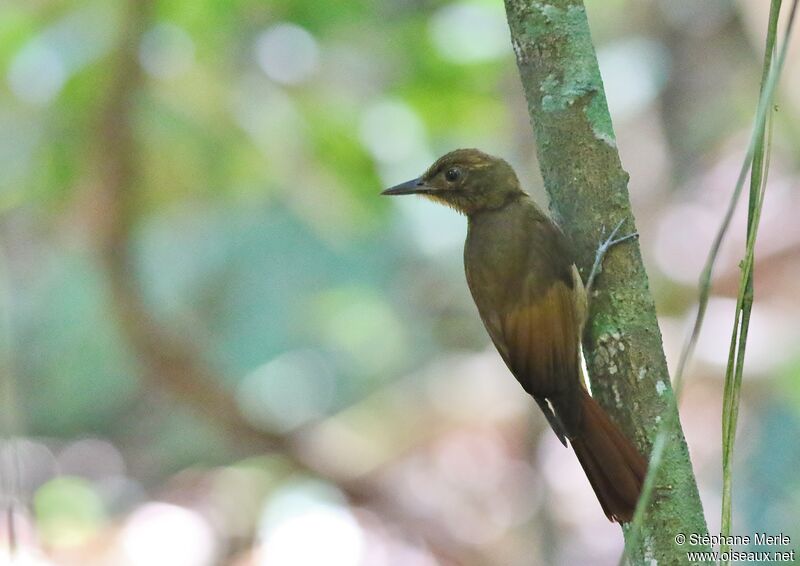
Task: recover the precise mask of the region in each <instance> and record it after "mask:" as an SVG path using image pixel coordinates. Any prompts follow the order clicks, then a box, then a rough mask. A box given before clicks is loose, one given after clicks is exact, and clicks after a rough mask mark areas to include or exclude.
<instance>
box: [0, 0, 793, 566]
mask: <svg viewBox="0 0 800 566" xmlns="http://www.w3.org/2000/svg"><path fill="white" fill-rule="evenodd" d="M588 12H589V19H590V23H591V26H592V30H593V34H594V39H595V42H596V46H597V50H598V56H599V58H600V62H601V67H602V74H603V79H604V81H605V86H606V89H607V95H608V99H609V104H610V106H611V112H612V116H613V120H614V126H615V129H616V132H617V139H618V145H619V150H620V152H621V155H622V160H623V164H624V166H625V167H626V169H627V170H628V171H629V172H630V174H631V182H630V190H631V198H632V201H633V204H634V209H635V213H636V216H637V222H638V227H639V230H640V233H641V239H640V244H641V246H642V248H643V253H644V257H645V260H646V262H647V266H648V271H649V276H650V284H651V288H652V291H653V293H654V294H655V298H656V303H657V305H658V308H659V315H660V322H661V328H662V332H663V334H664V341H665V348H666V351H667V354H668V357H669V361H670V363H671V364H672V365H673V367H674V364H675V361H676V357H677V353H678V349H679V347H680V344H681V342H682V340H683V336H684V335H685V333H686V330H687V326H688V322H689V319H690V317H691V315H692V314H693V308H694V307H693V305H694V303H695V298H696V281H697V279H698V275H699V273H700V269H701V266H702V264H703V262H704V260H705V256H706V253H707V250H708V247H709V244H710V241H711V239H712V237H713V234H714V231H715V230H716V229H717V227H718V224H719V222H720V220H721V218H722V214H723V209H724V205H725V203H726V202H727V199H728V195H729V194H730V192H731V190H732V188H733V185H734V182H735V178H736V175H737V173H738V169H739V167H740V163H741V161H742V158H743V153H744V148H745V146H746V142H747V136H748V132H749V127H750V124H751V120H752V115H753V112H754V108H755V105H756V97H757V92H758V88H759V80H760V74H761V61H762V52H763V42H764V33H765V29H766V17H767V12H768V2H766V0H741V1H739V2H730V1H726V0H704V1H703V2H697V1H696V0H640V1H633V0H630V1H625V0H613V1H612V0H590V1H589V2H588ZM798 70H800V54H798V53H797V49H793V50H792V52H791V55H790V57H789V60H788V63H787V68H786V72H785V76H784V79H783V81H782V83H781V87H780V91H779V98H778V111H777V113H776V114H775V120H774V125H775V128H774V142H773V151H772V160H771V169H770V173H769V183H770V184H769V188H768V191H767V197H766V204H765V207H764V213H763V217H762V223H761V225H762V228H761V240H760V242H759V245H758V248H757V258H756V293H757V295H756V305H755V309H754V314H753V324H752V328H751V332H750V337H749V347H748V352H747V362H746V363H747V365H746V370H745V383H744V393H743V400H742V418H741V420H740V424H739V437H738V444H737V449H736V459H737V465H736V475H735V477H734V490H735V511H734V521H735V528H734V532H735V533H737V534H747V533H752V532H754V531H755V530H760V531H766V532H769V533H778V532H784V533H786V534H789V535H790V536H792V537H793V543H794V544H796V543H797V541H800V476H798V474H797V470H798V468H800V444H799V443H798V442H797V441H796V439H797V438H798V434H800V380H798V376H800V348H798V345H800V324H799V323H798V320H799V319H800V300H799V299H798V285H797V278H798V277H800V223H798V220H797V212H796V211H797V210H798V209H800V194H799V193H798V190H797V189H798V178H800V170H798V165H799V164H800V163H799V162H800V150H799V149H798V148H800V115H799V114H798V112H800V73H798V72H797V71H798ZM472 146H474V147H479V148H482V149H484V150H485V151H488V152H490V153H494V154H497V155H502V156H504V157H506V158H507V159H508V160H510V161H511V162H512V164H513V165H514V166H515V167H516V168H517V170H518V171H519V173H520V176H521V178H522V179H523V180H524V183H525V185H526V187H528V188H529V189H530V191H531V192H532V193H533V194H535V195H536V196H537V198H539V199H540V200H541V201H542V202H543V201H544V195H543V192H542V189H541V181H540V178H539V175H538V170H537V164H536V161H535V148H534V145H533V140H532V135H531V129H530V126H529V123H528V117H527V113H526V109H525V102H524V99H523V96H522V92H521V87H520V83H519V78H518V76H517V72H516V66H515V62H514V59H513V53H512V50H511V48H510V44H509V37H508V29H507V25H506V22H505V16H504V11H503V5H502V3H501V2H499V1H488V0H487V1H480V0H464V1H461V0H455V1H452V2H440V1H418V0H417V1H415V0H403V1H390V0H381V1H378V2H366V1H364V0H345V1H342V2H314V1H312V0H272V1H270V2H260V1H256V0H230V1H227V2H222V1H218V0H171V1H166V0H160V1H150V2H147V1H144V0H127V1H123V0H60V1H54V0H51V1H47V0H24V1H21V0H20V1H11V2H9V1H5V2H3V3H2V4H0V251H1V252H2V253H1V254H0V299H2V300H1V301H0V313H2V318H0V330H1V331H2V334H0V356H2V357H0V363H1V364H2V366H1V367H0V369H2V387H3V389H2V393H3V394H2V405H1V406H0V415H1V416H2V433H3V435H4V436H5V438H6V440H7V441H6V442H5V443H4V444H3V447H2V451H1V452H0V457H2V459H1V460H0V465H2V468H1V470H2V480H3V483H2V490H3V492H2V497H3V501H2V503H3V506H4V509H3V513H2V515H3V517H2V519H0V554H1V555H2V556H1V557H0V562H3V563H8V562H9V560H10V559H9V553H10V552H11V551H12V550H13V551H14V552H15V553H16V562H13V563H15V564H25V565H37V566H43V565H53V564H58V565H61V564H65V565H121V566H126V565H132V566H139V565H147V566H161V565H169V566H205V565H212V564H220V565H236V566H249V565H269V566H286V565H292V566H300V565H302V566H309V565H310V566H316V565H325V566H395V565H397V566H433V565H455V564H458V565H479V564H480V565H482V564H488V565H503V566H515V565H520V566H522V565H531V564H564V565H567V564H615V563H616V560H617V558H618V556H619V553H620V551H621V545H622V538H621V536H620V532H619V530H618V528H617V527H616V526H614V525H611V524H609V523H608V522H607V521H606V519H605V517H604V516H603V514H602V512H601V510H600V507H599V505H598V504H597V502H596V501H595V500H594V497H593V495H592V493H591V490H590V488H589V486H588V483H587V482H586V480H585V478H584V477H583V474H582V473H581V471H580V468H579V466H578V464H577V462H576V460H575V459H574V456H573V455H572V453H571V451H569V450H565V449H563V448H562V447H561V446H560V444H559V443H558V442H557V441H556V439H555V437H554V435H552V434H551V433H550V432H549V430H547V427H546V425H545V422H544V419H542V418H541V416H540V414H539V412H538V411H537V410H536V409H535V407H534V404H533V403H532V402H531V400H530V399H528V398H527V397H526V396H525V395H524V394H523V392H522V390H521V389H520V388H519V386H518V385H516V383H515V382H514V381H513V379H512V378H511V376H510V375H508V373H507V371H506V370H505V368H504V367H503V365H502V363H501V362H500V360H499V358H498V356H497V355H496V353H495V352H494V350H493V348H492V347H491V346H490V344H489V342H488V339H487V337H486V335H485V333H484V331H483V329H482V327H481V325H480V322H479V319H478V317H477V314H476V312H475V309H474V306H473V304H472V302H471V300H470V297H469V295H468V291H467V287H466V285H465V282H464V276H463V273H462V261H461V245H462V240H463V236H464V234H465V220H464V218H463V217H460V216H458V215H456V214H455V213H453V212H452V211H450V210H447V209H445V208H444V207H437V206H436V205H434V204H432V203H429V202H427V201H423V200H421V199H414V198H405V199H394V200H391V201H390V199H384V198H380V197H379V196H378V193H379V191H380V190H381V189H382V188H384V187H386V186H389V185H392V184H395V183H397V182H400V181H404V180H406V179H408V178H411V177H414V176H416V175H418V174H419V173H420V172H421V171H423V170H424V168H425V167H426V166H427V165H428V164H429V163H430V162H431V161H432V160H433V159H434V158H435V157H437V156H438V155H440V154H442V153H445V152H446V151H449V150H451V149H454V148H456V147H472ZM739 212H740V213H743V211H741V210H740V211H739ZM743 234H744V216H743V214H737V217H736V220H735V223H734V228H733V231H732V234H731V236H730V238H729V240H728V243H727V244H726V246H725V248H724V249H723V255H722V257H721V260H720V264H719V269H718V270H717V272H716V275H715V279H714V282H715V286H714V293H713V296H712V299H711V302H710V306H709V313H708V316H707V322H706V326H705V331H704V334H703V337H702V338H701V341H700V344H699V348H698V351H697V355H696V359H695V362H694V364H693V365H692V370H691V372H690V374H689V375H688V376H687V383H686V388H685V392H684V396H683V400H682V418H683V424H684V427H685V431H686V435H687V439H688V442H689V445H690V449H691V453H692V457H693V461H694V466H695V471H696V473H697V477H698V482H699V485H700V491H701V494H702V498H703V502H704V506H705V510H706V514H707V517H708V522H709V527H710V530H711V532H715V531H716V530H717V529H718V525H719V507H720V486H721V481H720V477H721V469H720V468H721V466H720V445H721V442H720V436H721V426H720V420H721V415H720V412H721V395H722V385H723V383H722V374H723V370H724V363H725V359H726V355H727V349H728V348H727V345H728V340H729V336H730V329H731V324H732V315H733V311H734V304H735V300H734V299H735V293H736V288H737V281H738V270H737V262H738V260H739V258H740V257H741V255H742V251H743V249H744V237H743ZM12 439H13V440H12ZM11 518H13V521H11V520H10V519H11Z"/></svg>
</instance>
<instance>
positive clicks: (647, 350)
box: [505, 0, 707, 564]
mask: <svg viewBox="0 0 800 566" xmlns="http://www.w3.org/2000/svg"><path fill="white" fill-rule="evenodd" d="M505 5H506V13H507V16H508V22H509V26H510V28H511V37H512V43H513V47H514V52H515V53H516V57H517V65H518V67H519V72H520V76H521V78H522V85H523V88H524V90H525V96H526V98H527V101H528V111H529V114H530V118H531V123H532V124H533V130H534V133H535V135H536V141H537V151H538V156H539V164H540V167H541V171H542V177H543V178H544V185H545V189H546V190H547V193H548V194H549V196H550V201H551V202H550V208H551V212H552V214H553V216H554V217H555V219H556V220H557V221H558V222H559V224H560V225H561V226H562V228H563V229H564V232H565V233H566V234H567V236H568V237H569V238H570V239H571V240H572V242H573V244H574V247H575V252H576V257H577V259H578V265H579V266H580V267H581V268H582V269H581V271H582V273H583V275H584V278H585V277H586V276H587V275H588V268H589V267H590V266H591V265H592V262H593V259H594V253H595V250H596V248H597V245H598V243H599V242H600V241H601V239H602V236H603V230H604V227H606V228H611V227H613V226H615V225H616V224H617V222H619V221H620V220H622V219H625V224H624V225H623V228H622V230H623V232H622V233H629V232H631V231H633V230H635V225H634V219H633V214H632V212H631V206H630V201H629V198H628V189H627V184H628V174H627V173H626V172H625V171H624V170H623V169H622V165H621V163H620V159H619V154H618V152H617V146H616V140H615V138H614V130H613V127H612V125H611V117H610V116H609V113H608V107H607V105H606V98H605V93H604V92H603V83H602V80H601V78H600V72H599V69H598V66H597V58H596V56H595V51H594V46H593V45H592V40H591V35H590V33H589V24H588V21H587V18H586V10H585V8H584V6H583V2H582V1H581V0H546V1H539V2H533V1H531V0H505ZM591 306H592V317H591V320H590V322H589V324H588V325H587V330H586V334H585V336H584V351H585V354H586V361H587V365H588V367H589V374H590V376H591V384H592V391H593V394H594V396H595V397H596V398H597V399H598V400H599V401H600V403H601V404H602V405H603V406H604V407H605V408H606V409H607V410H608V412H609V413H610V414H611V415H612V416H613V418H614V419H615V420H616V421H617V423H619V424H620V426H621V427H622V429H623V430H624V431H625V433H626V434H627V435H628V436H629V438H631V439H633V440H634V441H635V442H636V444H637V445H638V446H639V448H640V449H641V450H642V452H643V453H644V454H649V453H650V450H651V449H652V446H653V442H654V440H655V437H656V434H657V432H658V430H659V422H661V420H662V419H665V418H667V416H668V415H669V414H670V413H674V412H675V411H677V408H676V404H675V398H674V395H673V391H672V387H671V385H670V379H669V374H668V371H667V364H666V360H665V358H664V352H663V349H662V345H661V333H660V331H659V328H658V322H657V320H656V311H655V305H654V303H653V298H652V296H651V295H650V292H649V289H648V283H647V274H646V272H645V270H644V266H643V264H642V258H641V254H640V251H639V246H638V242H637V241H636V240H634V241H629V242H626V243H625V244H622V245H620V246H618V247H617V248H616V249H614V250H613V251H612V252H611V253H610V254H609V255H608V257H607V259H606V262H605V270H604V272H603V274H602V275H601V276H600V277H599V278H598V281H597V284H596V285H595V293H594V296H593V297H592V299H591ZM670 419H671V420H672V422H673V423H674V426H673V427H672V429H671V430H670V432H669V435H668V437H667V439H666V440H667V444H666V450H665V452H664V456H663V461H662V462H661V466H660V467H659V469H658V470H657V474H656V476H655V489H654V491H653V497H652V499H651V502H650V505H649V508H648V509H646V513H645V516H644V523H643V529H642V532H641V533H640V536H639V537H633V536H631V532H630V529H627V528H625V529H624V532H625V536H626V539H628V540H629V543H630V542H631V541H632V540H633V539H634V538H636V539H638V541H639V542H640V543H637V544H635V548H629V556H630V559H631V561H632V562H634V563H647V564H650V563H653V564H655V563H656V562H653V561H654V560H655V561H657V563H658V564H675V563H686V562H687V557H686V551H687V550H694V549H695V548H692V547H691V546H690V545H689V544H683V545H682V546H680V545H677V544H676V543H675V537H676V536H677V535H678V534H679V533H683V534H685V535H686V536H687V537H688V535H689V534H691V533H706V532H707V527H706V524H705V519H704V516H703V510H702V506H701V502H700V498H699V494H698V491H697V484H696V482H695V478H694V474H693V472H692V465H691V462H690V460H689V452H688V449H687V446H686V441H685V439H684V437H683V431H682V429H681V426H680V421H679V420H678V418H677V415H674V416H673V417H670ZM696 549H697V550H707V548H703V547H700V548H696Z"/></svg>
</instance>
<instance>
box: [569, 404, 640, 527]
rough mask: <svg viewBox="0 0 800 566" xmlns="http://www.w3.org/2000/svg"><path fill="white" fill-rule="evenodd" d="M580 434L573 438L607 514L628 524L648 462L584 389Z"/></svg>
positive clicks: (580, 458)
mask: <svg viewBox="0 0 800 566" xmlns="http://www.w3.org/2000/svg"><path fill="white" fill-rule="evenodd" d="M581 405H582V413H583V415H582V419H581V426H580V433H579V434H577V435H576V436H575V438H574V439H570V442H571V443H572V447H573V448H574V449H575V454H576V455H577V456H578V461H580V463H581V466H582V467H583V470H584V472H586V476H587V477H588V478H589V482H590V483H591V484H592V488H593V489H594V492H595V494H596V495H597V499H598V500H599V501H600V505H601V506H602V507H603V511H604V512H605V514H606V516H607V517H608V518H609V520H611V521H617V522H618V523H627V522H628V521H630V520H631V519H632V518H633V512H634V510H635V509H636V502H637V501H638V500H639V495H640V493H641V491H642V483H643V482H644V476H645V474H646V473H647V462H646V460H645V459H644V458H643V457H642V455H641V454H639V451H638V450H637V449H636V448H635V447H634V446H633V444H632V443H631V441H630V440H628V439H627V438H626V437H625V435H624V434H623V433H622V431H621V430H620V429H619V427H618V426H617V425H616V424H614V422H613V421H612V420H611V419H610V418H609V416H608V415H607V414H606V412H605V411H604V410H603V408H602V407H600V405H598V404H597V401H595V400H594V399H592V397H591V396H590V395H589V393H588V392H586V391H585V390H584V392H583V397H582V399H581Z"/></svg>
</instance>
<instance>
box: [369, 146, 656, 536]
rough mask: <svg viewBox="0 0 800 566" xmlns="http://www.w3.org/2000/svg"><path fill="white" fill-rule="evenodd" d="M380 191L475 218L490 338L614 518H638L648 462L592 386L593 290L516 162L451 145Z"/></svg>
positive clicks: (478, 301) (474, 269)
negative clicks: (585, 351) (586, 334)
mask: <svg viewBox="0 0 800 566" xmlns="http://www.w3.org/2000/svg"><path fill="white" fill-rule="evenodd" d="M381 194H383V195H390V196H392V195H409V194H414V195H421V196H423V197H426V198H428V199H431V200H433V201H434V202H437V203H440V204H444V205H446V206H449V207H451V208H453V209H455V210H456V211H457V212H459V213H462V214H464V215H466V217H467V226H468V228H467V237H466V241H465V244H464V269H465V273H466V279H467V285H468V287H469V290H470V292H471V294H472V298H473V300H474V302H475V305H476V306H477V309H478V314H479V315H480V318H481V320H482V321H483V325H484V327H485V328H486V331H487V332H488V334H489V337H490V338H491V340H492V342H493V343H494V345H495V347H496V349H497V351H498V352H499V354H500V357H501V358H502V359H503V361H504V362H505V364H506V366H507V367H508V369H509V370H510V371H511V373H512V374H513V375H514V377H515V378H516V379H517V381H518V382H519V383H520V385H521V386H522V388H523V389H524V390H525V391H526V392H527V393H528V394H529V395H531V396H532V397H533V399H534V400H535V401H536V403H537V405H538V406H539V408H540V409H541V410H542V412H543V413H544V415H545V417H546V418H547V421H548V423H549V424H550V427H551V428H552V429H553V431H554V432H555V434H556V435H557V436H558V439H559V440H560V441H561V443H562V444H564V446H567V443H569V444H570V445H571V446H572V448H573V450H574V452H575V454H576V455H577V457H578V461H579V462H580V465H581V466H582V468H583V470H584V472H585V474H586V476H587V477H588V479H589V483H590V484H591V487H592V488H593V490H594V492H595V494H596V496H597V499H598V500H599V502H600V505H601V507H602V509H603V512H604V513H605V515H606V517H608V519H609V520H610V521H616V522H619V523H626V522H629V521H631V520H632V518H633V514H634V511H635V509H636V503H637V501H638V499H639V495H640V494H641V490H642V484H643V482H644V477H645V474H646V472H647V462H646V460H645V459H644V457H643V456H642V455H641V453H640V452H639V451H638V450H637V449H636V447H635V446H634V445H633V443H632V442H631V441H630V440H629V439H628V438H627V437H626V436H625V435H624V433H623V432H622V431H621V430H620V428H619V427H618V426H617V425H616V424H615V423H614V421H613V420H612V419H611V417H610V416H609V415H608V413H606V411H605V410H604V409H603V408H602V407H601V406H600V405H599V404H598V403H597V401H595V400H594V399H593V398H592V397H591V395H590V394H589V392H588V391H587V389H586V386H585V384H584V379H583V369H582V364H581V359H582V358H581V336H582V333H583V327H584V324H585V322H586V318H587V315H588V305H587V290H586V288H585V287H584V284H583V281H582V279H581V275H580V272H579V271H578V268H577V267H576V264H575V260H574V254H573V252H572V249H571V246H570V244H569V242H568V240H567V238H566V236H565V235H564V233H563V232H562V231H561V229H560V228H559V226H558V225H557V224H556V223H555V222H553V221H552V220H551V219H550V218H549V217H548V215H547V214H546V213H545V212H544V211H543V210H542V209H541V208H540V207H539V206H538V205H537V204H536V203H535V202H534V200H533V199H532V198H531V197H530V196H529V195H528V193H527V192H525V191H524V190H523V189H522V187H521V186H520V182H519V179H518V177H517V175H516V173H515V172H514V169H513V168H512V167H511V165H509V163H508V162H506V161H505V160H503V159H501V158H498V157H493V156H491V155H488V154H486V153H484V152H482V151H480V150H478V149H458V150H455V151H452V152H450V153H448V154H446V155H444V156H442V157H440V158H439V159H437V160H436V161H435V162H434V163H433V164H432V165H431V166H430V167H429V168H428V170H427V171H425V173H423V174H422V176H420V177H418V178H416V179H412V180H410V181H407V182H405V183H401V184H399V185H396V186H394V187H392V188H389V189H386V190H384V191H383V192H382V193H381ZM619 226H620V225H618V226H617V229H618V228H619ZM615 233H616V229H615V231H614V233H612V237H611V238H609V239H608V240H606V241H605V243H604V244H605V248H603V246H601V249H599V250H598V256H597V258H596V261H595V268H598V267H599V265H600V264H601V262H602V255H603V254H604V253H605V251H607V249H608V248H610V246H611V245H615V244H617V243H619V242H621V241H624V240H625V239H627V238H628V237H625V238H619V239H616V240H614V239H612V238H613V236H614V235H615ZM601 251H602V252H603V253H602V254H601V253H600V252H601ZM592 273H593V274H592V275H590V276H589V278H588V284H589V285H591V284H592V282H593V279H594V275H595V274H596V273H597V270H596V269H593V270H592Z"/></svg>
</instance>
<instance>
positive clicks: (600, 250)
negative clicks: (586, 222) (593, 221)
mask: <svg viewBox="0 0 800 566" xmlns="http://www.w3.org/2000/svg"><path fill="white" fill-rule="evenodd" d="M623 224H625V219H624V218H623V219H622V220H620V221H619V222H618V223H617V225H616V226H615V227H614V229H613V230H612V231H611V234H609V236H608V238H606V239H605V240H603V241H602V242H600V245H599V246H598V247H597V252H596V253H595V256H594V265H592V270H591V271H590V272H589V278H588V279H587V280H586V294H587V296H591V292H592V288H593V286H594V281H595V279H597V276H598V275H600V272H602V271H603V259H604V258H605V256H606V254H607V253H608V250H610V249H611V248H613V247H614V246H616V245H617V244H621V243H622V242H625V241H627V240H631V239H633V238H638V237H639V233H638V232H633V233H631V234H627V235H625V236H620V237H619V238H618V237H617V233H619V230H620V228H622V225H623ZM605 232H606V229H605V226H604V227H603V234H604V235H605Z"/></svg>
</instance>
